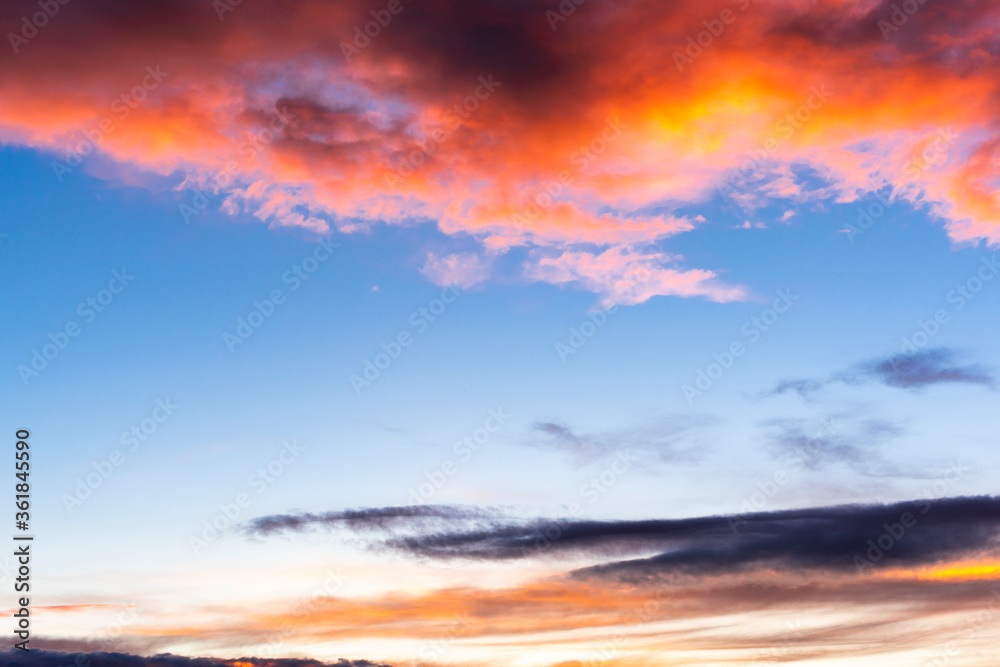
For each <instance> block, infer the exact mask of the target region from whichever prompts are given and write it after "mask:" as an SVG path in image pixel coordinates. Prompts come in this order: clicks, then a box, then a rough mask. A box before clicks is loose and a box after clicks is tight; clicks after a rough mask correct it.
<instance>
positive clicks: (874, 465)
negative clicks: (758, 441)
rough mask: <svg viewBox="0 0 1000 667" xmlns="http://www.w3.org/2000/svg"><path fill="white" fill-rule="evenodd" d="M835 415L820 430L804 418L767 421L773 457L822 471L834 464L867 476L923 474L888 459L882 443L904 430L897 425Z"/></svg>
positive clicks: (921, 475) (913, 475)
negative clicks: (808, 423) (906, 470)
mask: <svg viewBox="0 0 1000 667" xmlns="http://www.w3.org/2000/svg"><path fill="white" fill-rule="evenodd" d="M848 419H849V417H848V416H846V415H845V416H838V417H836V418H834V419H830V420H827V421H825V422H824V426H823V428H821V429H816V428H815V427H811V426H810V427H808V428H807V427H806V425H805V423H804V422H803V420H796V419H776V420H771V421H768V422H766V424H765V425H766V426H767V427H768V428H769V431H770V432H769V433H768V436H767V437H768V441H769V445H770V449H771V450H772V453H773V454H774V456H775V458H778V459H783V460H785V461H786V462H788V463H790V464H794V465H801V466H803V467H805V468H807V469H809V470H813V471H816V470H824V469H828V468H830V467H832V466H834V465H837V464H843V465H846V466H847V467H848V468H850V469H851V470H853V471H854V472H857V473H859V474H862V475H867V476H876V477H884V476H892V477H924V476H925V475H924V474H916V473H912V472H911V473H907V472H905V471H903V470H901V469H899V468H898V467H897V466H896V465H894V464H892V463H891V462H889V461H887V460H886V459H885V458H884V457H883V456H882V455H881V453H880V451H879V450H880V449H881V446H882V445H883V444H885V443H886V442H888V441H889V440H892V439H894V438H897V437H898V436H899V435H901V434H902V433H903V429H902V428H900V427H899V426H897V425H895V424H892V423H889V422H886V421H883V420H881V419H871V418H869V419H855V420H854V423H851V424H849V423H848Z"/></svg>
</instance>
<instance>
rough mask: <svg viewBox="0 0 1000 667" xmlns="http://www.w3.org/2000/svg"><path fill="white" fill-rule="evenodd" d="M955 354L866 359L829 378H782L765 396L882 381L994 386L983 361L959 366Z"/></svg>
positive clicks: (901, 385)
mask: <svg viewBox="0 0 1000 667" xmlns="http://www.w3.org/2000/svg"><path fill="white" fill-rule="evenodd" d="M956 356H957V355H956V354H955V352H954V351H953V350H949V349H947V348H934V349H931V350H921V351H919V352H915V353H913V354H897V355H895V356H892V357H889V358H887V359H879V360H874V361H867V362H864V363H862V364H859V365H857V366H855V367H854V368H852V369H850V370H848V371H845V372H842V373H837V374H835V375H832V376H830V377H828V378H826V379H822V380H816V379H808V378H807V379H797V380H783V381H782V382H779V383H778V384H777V385H775V387H774V388H773V389H771V390H770V391H768V392H766V394H765V396H776V395H779V394H785V393H788V392H795V393H797V394H799V395H800V396H802V397H803V398H808V397H809V396H811V395H812V394H814V393H816V392H817V391H819V390H820V389H823V388H824V387H826V386H828V385H831V384H836V383H843V384H851V385H861V384H867V383H873V382H874V383H877V384H882V385H884V386H886V387H894V388H896V389H907V390H917V389H923V388H924V387H929V386H932V385H937V384H947V383H961V384H976V385H982V386H986V387H993V385H994V382H995V379H996V376H995V374H994V372H993V371H992V369H989V368H987V367H986V366H983V365H981V364H970V365H964V366H963V365H960V364H958V363H956V361H955V358H956Z"/></svg>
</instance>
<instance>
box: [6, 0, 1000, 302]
mask: <svg viewBox="0 0 1000 667" xmlns="http://www.w3.org/2000/svg"><path fill="white" fill-rule="evenodd" d="M220 4H223V3H214V4H213V3H205V2H199V1H197V0H163V1H162V2H157V3H144V4H141V5H136V4H135V3H127V2H121V1H118V0H94V1H92V2H87V3H70V4H68V5H60V10H59V13H58V14H57V15H56V16H54V17H52V18H51V19H50V20H49V21H48V23H47V25H45V26H44V27H43V28H41V29H39V30H38V31H37V35H35V34H33V35H32V36H31V37H30V38H29V39H26V40H24V41H23V42H18V41H17V40H15V41H14V42H12V43H11V44H10V46H11V48H12V51H13V52H12V53H8V57H6V58H4V59H2V61H0V141H3V142H4V143H5V144H8V145H18V146H27V147H31V148H35V149H38V150H42V151H46V152H48V153H50V154H52V156H53V158H54V159H57V160H58V161H60V162H63V163H64V165H65V164H68V163H67V160H69V162H72V163H74V164H76V163H77V158H80V160H81V161H82V162H83V166H82V167H80V169H84V170H86V169H87V168H88V166H87V165H88V164H89V163H90V162H91V161H95V162H96V160H94V157H93V153H94V152H99V153H100V154H101V159H102V160H106V161H110V162H114V163H117V164H120V165H126V166H128V167H131V168H132V172H137V171H138V172H141V173H144V174H147V175H149V177H150V180H151V181H152V180H156V179H155V178H153V177H156V178H161V177H165V178H169V179H171V182H173V183H174V184H175V185H176V187H177V196H178V198H179V201H178V203H182V202H183V203H184V204H185V205H187V206H188V207H190V208H191V209H192V210H194V209H195V208H196V209H197V211H200V210H204V209H206V208H215V207H220V208H221V209H222V210H224V211H226V212H230V213H233V214H245V215H250V216H255V217H257V218H259V219H261V220H263V221H265V222H266V223H267V224H269V225H273V226H294V227H302V228H305V229H308V230H312V231H315V232H321V233H322V232H326V231H327V230H328V229H329V228H330V227H335V228H337V229H339V230H341V231H343V232H345V233H350V232H354V231H357V230H361V229H366V228H368V227H370V226H371V225H373V224H383V223H385V224H413V223H421V222H424V223H426V222H430V221H432V222H433V223H434V224H436V225H437V226H438V228H439V229H440V230H441V231H442V232H444V233H445V234H447V235H449V236H451V237H453V238H455V239H457V240H460V241H461V243H462V244H465V243H467V240H468V239H469V238H472V239H473V240H474V241H475V242H476V243H478V244H479V245H480V246H481V249H480V251H479V252H481V253H482V256H492V255H493V254H500V253H504V252H507V251H508V250H510V249H512V248H521V249H526V250H527V251H528V252H527V253H526V256H527V258H528V259H527V260H526V261H525V264H524V266H523V274H524V276H525V277H526V278H529V279H531V280H538V281H547V282H553V283H555V284H559V285H568V286H569V285H572V286H574V287H578V288H581V289H586V290H590V291H593V292H594V293H596V294H598V295H599V297H600V298H601V299H602V301H603V302H605V303H611V302H614V303H621V304H630V303H641V302H643V301H645V300H647V299H650V298H652V297H654V296H657V295H671V296H679V297H697V298H706V299H710V300H714V301H731V300H738V299H743V298H746V294H747V290H746V288H745V287H742V286H740V285H732V284H729V283H728V282H726V281H725V280H724V279H723V278H722V276H723V275H724V270H725V267H689V266H684V265H683V264H682V262H681V260H680V258H678V257H677V256H676V255H675V254H672V253H669V252H667V251H665V250H664V249H663V245H664V243H667V242H669V240H670V239H671V238H672V237H673V236H676V235H678V234H682V233H694V230H695V228H696V225H695V224H694V223H695V221H696V220H697V217H695V218H691V219H688V218H685V217H682V216H679V215H678V214H677V211H678V210H681V209H684V210H689V209H688V208H686V207H690V206H699V205H703V204H706V203H707V202H709V201H710V200H711V199H712V198H714V197H716V195H717V194H718V190H717V188H718V187H719V186H720V185H724V184H726V183H728V182H730V181H731V180H732V179H731V176H732V174H733V173H734V171H735V172H737V173H749V174H750V175H749V176H748V177H747V178H744V179H741V182H745V187H743V189H742V191H740V190H739V189H737V191H734V192H733V195H732V196H733V199H734V200H735V201H737V202H745V203H746V205H748V206H759V205H762V204H763V203H766V202H770V201H774V202H777V203H780V204H781V205H782V206H783V208H784V209H785V210H787V209H788V208H789V205H792V206H794V205H795V204H799V203H802V202H804V201H816V200H817V198H822V199H823V200H824V201H841V202H844V201H853V200H854V199H856V198H858V197H859V196H862V195H863V194H864V193H866V192H872V191H874V190H876V189H878V188H881V187H884V186H887V185H889V186H892V187H893V190H894V192H896V193H897V196H898V198H899V199H900V200H905V201H908V202H910V203H911V204H913V205H915V206H928V207H929V210H930V211H931V212H932V213H933V214H934V215H935V216H938V217H940V218H941V219H942V220H943V221H944V224H945V226H946V227H947V230H948V232H949V234H950V235H951V236H952V238H953V239H954V240H955V241H956V242H966V241H975V240H980V239H985V240H986V241H988V242H989V243H991V244H996V243H1000V226H998V225H997V222H996V221H997V220H998V219H1000V196H998V194H997V190H996V188H995V184H996V179H997V178H998V175H1000V159H998V156H1000V130H998V128H997V125H996V122H995V119H996V118H997V117H998V115H1000V94H998V91H1000V83H998V81H1000V77H998V76H997V67H998V62H1000V54H998V49H997V46H996V44H997V41H996V36H997V27H996V26H997V19H998V16H1000V7H998V6H996V5H995V4H993V3H975V4H967V3H962V4H960V5H947V4H942V3H939V4H937V5H935V4H933V3H928V4H927V5H923V6H921V8H920V10H919V11H918V12H917V13H916V14H915V15H914V16H912V17H909V18H908V20H907V22H906V24H905V25H904V26H902V27H900V29H899V30H898V31H894V32H893V33H892V34H891V35H889V36H888V38H883V35H882V34H880V31H879V29H878V27H877V26H878V22H879V21H880V20H884V19H888V18H889V17H890V15H891V13H892V11H893V9H892V7H893V4H892V2H890V1H889V0H885V1H884V2H875V3H865V4H864V5H862V6H859V5H858V4H857V3H848V2H840V1H839V0H823V1H815V2H814V1H806V0H795V1H792V2H787V1H784V0H759V1H756V2H753V3H752V5H747V8H746V9H745V11H744V10H742V9H740V4H739V3H737V4H736V5H735V6H734V4H733V3H731V2H722V1H718V2H715V1H713V2H709V3H707V4H706V3H705V2H702V1H701V0H679V1H677V2H671V3H669V4H668V5H663V4H662V3H656V2H652V0H624V1H623V2H615V1H613V0H590V2H588V3H586V4H585V5H581V6H580V7H578V8H577V9H576V11H575V12H574V13H573V14H572V15H571V16H569V17H567V20H566V21H565V22H560V23H559V24H558V25H557V26H556V29H555V30H553V28H552V26H551V25H550V24H549V20H548V18H547V14H546V12H547V11H552V3H551V2H549V1H548V0H483V1H482V2H475V3H468V2H457V1H456V0H430V1H428V2H422V3H416V2H414V3H409V2H405V3H403V5H402V6H403V10H402V11H401V12H400V13H399V14H397V15H394V16H393V17H392V19H391V22H390V23H388V24H387V25H386V26H384V27H382V28H381V29H380V31H379V34H378V35H377V36H375V37H372V38H371V39H370V40H368V41H366V42H365V43H363V44H361V45H360V46H358V45H355V46H356V47H357V53H351V52H350V49H345V45H352V44H353V42H354V40H355V36H356V35H357V34H363V31H362V30H361V27H362V26H364V25H365V24H366V23H368V22H370V21H371V20H372V17H371V15H370V13H369V12H370V11H371V5H370V3H367V2H362V1H361V0H344V1H343V2H336V3H334V2H326V1H323V0H289V1H288V2H285V3H282V4H281V7H280V10H279V9H278V8H276V6H275V5H273V4H270V3H257V4H254V3H241V4H239V5H235V6H229V5H226V6H229V7H230V8H231V9H232V11H229V12H225V13H224V14H219V13H218V9H217V8H218V6H219V5H220ZM722 9H727V10H729V11H733V12H734V16H735V19H734V21H733V22H732V24H731V25H728V26H727V27H726V29H725V33H724V34H722V35H720V36H719V37H718V38H716V39H715V40H714V41H713V43H712V44H711V46H710V47H708V48H704V50H703V53H701V54H699V55H697V57H696V58H695V59H694V60H692V61H691V62H690V63H686V64H683V65H682V66H678V59H677V57H676V55H677V54H683V53H684V51H685V48H686V45H687V44H688V40H689V38H693V36H694V35H697V34H698V33H699V31H702V30H704V25H705V21H707V20H709V19H712V18H714V17H717V16H719V13H720V11H721V10H722ZM37 11H38V7H37V3H36V2H35V1H34V0H10V1H9V2H5V3H3V4H2V6H0V23H2V24H3V25H7V26H11V27H12V30H13V31H12V33H11V34H16V30H17V29H18V28H17V27H18V26H21V25H22V17H24V16H30V15H32V14H33V13H35V12H37ZM8 41H10V39H8ZM369 42H370V43H369ZM67 52H69V53H79V54H86V57H85V58H72V57H70V58H68V57H67V56H66V53H67ZM147 68H150V69H147ZM150 70H152V71H155V72H162V74H157V75H156V77H153V76H152V75H151V74H149V71H150ZM816 91H820V92H816ZM823 91H825V92H823ZM901 99H905V100H908V104H906V105H902V106H901V105H900V104H899V100H901ZM955 99H961V100H963V103H962V104H960V105H956V104H953V103H952V100H955ZM796 114H798V118H797V117H796ZM789 118H791V119H792V120H791V121H789ZM802 118H805V120H802ZM102 119H109V120H110V122H111V126H107V125H106V124H105V127H106V128H107V127H110V128H111V129H105V130H101V129H100V128H101V121H102ZM945 130H947V139H946V140H944V141H941V142H937V144H936V143H935V141H936V139H935V138H934V137H935V136H936V134H939V133H940V132H942V131H945ZM88 136H90V137H96V138H95V139H94V140H93V141H94V142H96V144H97V148H96V151H95V150H94V147H93V146H92V145H91V144H90V143H88V142H90V141H91V140H90V139H88ZM765 147H767V148H765ZM928 147H932V148H934V150H933V151H931V152H930V153H928V152H927V151H928ZM85 152H86V153H87V154H89V155H90V157H87V156H86V155H83V153H85ZM762 152H764V153H767V155H766V158H765V159H763V160H758V159H756V158H753V159H750V158H748V156H753V155H758V154H760V153H762ZM926 155H930V156H931V157H932V158H933V159H926V158H925V156H926ZM57 169H58V168H57ZM75 169H77V167H75V166H72V167H70V173H69V174H67V173H65V172H62V173H60V174H59V177H60V178H64V179H65V178H73V177H75V176H76V172H75ZM119 173H124V172H123V171H120V172H119ZM805 173H809V174H812V175H814V178H816V179H818V180H820V181H821V185H820V187H818V188H812V189H811V188H809V187H807V185H806V184H805V183H804V182H803V181H804V177H803V176H802V174H805ZM53 177H54V178H55V177H56V175H55V174H53ZM130 178H131V179H132V182H137V181H138V180H140V179H138V177H134V176H130ZM196 190H203V192H202V193H201V194H196ZM653 209H659V210H664V212H663V213H662V214H661V215H655V216H650V215H644V212H645V211H649V210H653ZM197 211H195V217H194V218H193V219H191V222H192V224H196V221H197ZM179 216H180V214H179ZM453 253H455V251H453V250H448V249H446V250H444V251H442V253H441V256H440V257H441V258H443V259H440V258H439V259H438V261H435V262H431V263H430V264H429V265H428V267H427V271H428V273H429V275H430V276H431V279H438V280H442V279H453V278H454V277H455V276H454V275H452V273H448V272H445V273H444V274H443V276H440V275H438V274H439V271H438V269H441V270H444V269H449V268H450V269H451V270H452V272H457V275H458V276H461V277H462V278H463V279H465V280H471V279H473V278H476V279H479V278H481V277H482V274H481V271H480V269H479V268H478V267H477V266H476V265H474V264H469V262H468V261H466V260H464V259H463V258H462V255H461V253H458V254H455V255H454V258H453V259H450V258H452V257H453ZM449 262H450V264H453V265H454V266H450V265H449ZM639 272H644V275H645V277H644V278H642V279H641V280H638V281H636V280H635V279H634V277H635V274H637V273H639Z"/></svg>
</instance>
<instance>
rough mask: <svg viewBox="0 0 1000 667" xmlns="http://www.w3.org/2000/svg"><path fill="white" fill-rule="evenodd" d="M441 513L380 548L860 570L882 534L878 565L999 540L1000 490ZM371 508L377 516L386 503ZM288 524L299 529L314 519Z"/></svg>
mask: <svg viewBox="0 0 1000 667" xmlns="http://www.w3.org/2000/svg"><path fill="white" fill-rule="evenodd" d="M389 509H390V510H396V509H398V508H389ZM438 511H439V514H438V516H439V517H440V518H442V519H445V517H449V516H450V517H456V521H455V524H459V525H455V524H453V525H452V526H451V527H444V528H442V527H441V526H434V527H432V529H431V530H426V531H417V532H416V533H413V532H411V533H410V534H401V533H400V532H398V531H396V530H395V526H394V525H393V524H381V527H382V528H383V529H384V530H385V531H386V534H385V535H383V536H380V537H378V538H376V540H375V541H374V546H376V547H377V548H384V549H391V550H394V551H398V552H403V553H406V554H409V555H411V556H415V557H422V558H433V559H483V560H509V559H518V558H531V557H545V556H550V555H555V554H559V555H566V556H580V555H585V556H588V557H608V558H612V559H614V560H613V561H612V562H609V563H606V564H603V565H599V566H596V567H591V568H587V569H584V570H578V571H576V573H575V576H580V577H585V576H614V577H625V578H632V579H634V578H641V577H646V576H653V575H664V574H670V573H680V574H692V575H710V574H726V573H732V572H738V571H743V570H748V569H752V568H755V567H768V568H789V569H793V570H804V569H821V570H830V571H839V570H847V569H854V568H856V567H857V561H856V559H855V557H861V558H866V557H868V553H869V549H870V544H871V543H870V542H869V541H872V542H874V543H876V544H878V543H879V541H880V540H881V542H882V543H883V545H884V544H886V543H888V542H891V547H890V548H888V549H885V548H883V549H882V550H881V551H882V553H881V554H880V555H879V557H878V559H877V560H878V562H879V564H880V565H886V564H891V565H895V566H907V567H909V566H916V565H926V564H930V563H934V562H937V561H943V560H946V559H954V558H957V557H962V558H965V557H975V556H977V555H979V554H982V553H985V552H988V551H990V550H994V551H995V550H996V549H997V548H998V547H1000V498H995V497H989V496H980V497H954V498H942V499H938V500H914V501H908V502H899V503H894V504H888V505H884V504H867V505H860V504H855V505H837V506H829V507H814V508H805V509H796V510H782V511H774V512H756V513H750V514H743V515H739V516H708V517H696V518H688V519H648V520H638V521H591V520H579V519H533V520H529V521H511V520H505V519H504V518H503V517H501V516H499V515H493V518H492V520H490V521H482V522H480V523H477V524H475V525H472V526H471V527H470V526H469V525H468V523H465V519H466V518H467V517H469V516H474V517H484V518H485V517H488V516H489V515H490V513H489V511H485V510H464V509H460V508H438ZM370 512H372V513H374V514H375V515H378V514H379V513H381V512H382V510H371V511H370ZM391 513H394V512H391ZM333 514H339V513H333ZM269 518H270V517H265V520H266V519H269ZM445 520H446V519H445ZM258 521H261V520H258ZM446 521H447V520H446ZM285 523H286V524H287V525H291V526H295V528H296V529H298V528H300V527H301V526H304V525H307V524H305V523H294V522H292V523H289V522H287V521H285ZM408 528H412V526H408ZM356 529H358V530H368V529H369V526H367V525H362V526H356ZM885 535H889V537H884V536H885ZM629 557H632V558H629Z"/></svg>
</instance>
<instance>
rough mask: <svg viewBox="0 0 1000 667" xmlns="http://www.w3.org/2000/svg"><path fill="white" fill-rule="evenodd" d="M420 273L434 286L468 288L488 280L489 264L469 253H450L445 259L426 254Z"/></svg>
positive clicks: (485, 260)
mask: <svg viewBox="0 0 1000 667" xmlns="http://www.w3.org/2000/svg"><path fill="white" fill-rule="evenodd" d="M420 273H422V274H424V275H425V276H427V278H428V279H429V280H430V281H431V282H432V283H434V284H435V285H441V286H442V287H448V286H452V285H454V286H455V287H461V288H468V287H472V286H474V285H478V284H479V283H481V282H483V281H485V280H486V279H487V278H489V275H490V263H489V261H488V260H487V259H485V258H483V257H480V256H479V255H475V254H470V253H464V254H460V253H451V254H450V255H447V256H445V257H438V256H437V255H435V254H433V253H428V254H427V261H426V262H424V266H423V267H422V268H421V269H420Z"/></svg>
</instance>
